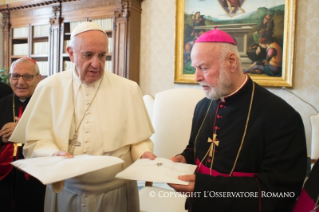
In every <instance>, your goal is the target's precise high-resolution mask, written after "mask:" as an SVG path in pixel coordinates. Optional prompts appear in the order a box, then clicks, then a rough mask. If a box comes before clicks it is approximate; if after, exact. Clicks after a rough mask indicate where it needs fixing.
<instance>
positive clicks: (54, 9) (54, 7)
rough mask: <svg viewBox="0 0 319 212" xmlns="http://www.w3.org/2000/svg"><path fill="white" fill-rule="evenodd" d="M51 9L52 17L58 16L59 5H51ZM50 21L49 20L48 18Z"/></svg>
mask: <svg viewBox="0 0 319 212" xmlns="http://www.w3.org/2000/svg"><path fill="white" fill-rule="evenodd" d="M52 11H53V13H54V18H56V17H58V16H60V11H61V7H60V6H53V7H52ZM50 22H51V20H50Z"/></svg>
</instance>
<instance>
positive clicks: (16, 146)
mask: <svg viewBox="0 0 319 212" xmlns="http://www.w3.org/2000/svg"><path fill="white" fill-rule="evenodd" d="M19 146H22V143H14V144H13V157H16V156H17V153H18V148H19Z"/></svg>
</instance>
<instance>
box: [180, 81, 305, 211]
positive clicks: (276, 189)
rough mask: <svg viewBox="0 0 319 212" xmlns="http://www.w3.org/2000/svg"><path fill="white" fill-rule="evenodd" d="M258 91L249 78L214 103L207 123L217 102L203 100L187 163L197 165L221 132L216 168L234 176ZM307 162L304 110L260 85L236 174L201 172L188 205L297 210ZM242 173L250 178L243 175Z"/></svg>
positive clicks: (209, 208) (201, 208) (207, 165)
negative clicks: (214, 135)
mask: <svg viewBox="0 0 319 212" xmlns="http://www.w3.org/2000/svg"><path fill="white" fill-rule="evenodd" d="M252 89H253V81H252V80H251V79H250V78H249V80H248V81H247V82H246V83H245V85H244V86H243V87H242V88H241V89H240V90H239V91H238V92H236V93H235V94H234V95H232V96H229V97H227V98H225V100H224V101H220V100H218V101H216V100H215V101H212V104H211V108H210V110H209V112H208V114H207V117H206V120H205V122H204V123H203V120H204V117H205V114H206V112H207V109H208V107H209V105H210V102H211V100H209V99H207V98H204V99H202V100H201V101H200V102H199V103H198V104H197V106H196V108H195V113H194V118H193V123H192V131H191V137H190V140H189V145H188V146H187V148H186V149H185V150H184V152H183V153H182V155H183V156H184V157H185V158H186V160H187V163H190V164H194V158H195V157H196V160H197V162H199V161H202V159H203V158H204V156H205V154H206V153H207V150H208V149H209V147H210V145H211V143H209V142H207V140H208V137H210V138H213V133H214V132H216V134H217V138H216V141H217V140H219V144H218V146H215V153H214V159H213V166H212V167H213V168H212V169H213V170H215V171H217V172H219V173H221V174H226V175H229V173H230V172H231V170H232V168H233V166H234V163H235V160H236V156H237V154H238V150H239V147H240V145H241V140H242V137H243V134H244V131H245V126H246V120H247V115H248V110H249V105H250V100H251V95H252ZM202 123H203V126H202V129H201V130H200V133H199V134H198V131H199V128H200V126H201V125H202ZM197 134H198V138H197V142H196V156H195V157H194V141H195V138H196V136H197ZM211 162H212V158H211V157H209V156H207V157H206V158H205V159H204V160H203V163H202V168H206V169H208V170H209V168H210V166H211ZM306 164H307V150H306V138H305V132H304V126H303V122H302V119H301V117H300V115H299V113H298V112H296V111H295V110H294V109H293V108H292V107H291V106H290V105H289V104H287V103H286V102H285V101H284V100H282V99H281V98H279V97H277V96H276V95H274V94H272V93H271V92H269V91H268V90H266V89H264V88H262V87H261V86H259V85H258V84H255V93H254V98H253V103H252V108H251V115H250V119H249V122H248V126H247V133H246V136H245V139H244V143H243V145H242V149H241V152H240V154H239V157H238V161H237V163H236V166H235V168H234V174H233V176H231V177H228V176H220V175H219V176H210V175H209V174H203V173H199V172H198V170H197V172H196V181H195V189H194V192H198V193H197V197H193V198H189V199H188V201H187V205H188V209H189V210H191V211H192V212H195V211H217V212H220V211H236V212H238V211H244V212H247V211H249V212H253V211H280V212H283V211H291V208H292V207H293V205H294V204H295V200H296V198H297V197H298V195H299V194H300V192H301V188H302V184H303V181H304V178H305V175H306V166H307V165H306ZM236 174H237V177H235V176H236ZM240 174H244V175H246V176H244V177H238V176H239V175H240ZM213 175H214V174H213ZM248 175H250V177H248ZM222 192H225V193H222ZM227 192H233V193H227ZM269 192H270V193H269ZM195 194H196V193H195ZM195 194H194V195H195ZM198 194H199V195H200V196H199V197H198ZM232 195H235V196H232ZM283 195H285V196H283Z"/></svg>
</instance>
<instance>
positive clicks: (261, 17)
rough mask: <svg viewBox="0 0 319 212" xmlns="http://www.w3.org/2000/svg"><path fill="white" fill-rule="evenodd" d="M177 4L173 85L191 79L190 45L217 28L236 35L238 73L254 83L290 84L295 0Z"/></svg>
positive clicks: (188, 1)
mask: <svg viewBox="0 0 319 212" xmlns="http://www.w3.org/2000/svg"><path fill="white" fill-rule="evenodd" d="M176 2H177V3H176V46H175V48H176V49H175V50H176V51H175V83H196V81H195V70H194V68H193V67H192V63H191V57H190V52H191V50H192V46H193V45H194V43H195V41H196V39H197V38H198V36H200V35H201V34H202V33H204V32H206V31H208V30H212V29H214V28H215V26H217V29H220V30H223V31H226V32H227V33H229V34H230V35H231V36H233V37H234V38H235V40H236V42H237V48H238V51H239V54H240V57H241V68H242V71H243V72H244V73H247V74H249V75H250V77H251V78H252V79H253V80H254V81H255V82H257V83H258V84H260V85H262V86H267V87H282V86H285V87H292V86H293V68H294V43H295V16H296V0H266V1H265V0H178V1H176Z"/></svg>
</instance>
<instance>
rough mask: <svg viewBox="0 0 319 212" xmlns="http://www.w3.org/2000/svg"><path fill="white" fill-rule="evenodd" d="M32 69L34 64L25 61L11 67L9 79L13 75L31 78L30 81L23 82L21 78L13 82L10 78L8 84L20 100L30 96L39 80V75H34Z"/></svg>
mask: <svg viewBox="0 0 319 212" xmlns="http://www.w3.org/2000/svg"><path fill="white" fill-rule="evenodd" d="M34 68H35V64H34V63H33V62H31V61H25V62H20V63H17V64H16V65H15V66H14V67H13V70H11V77H13V76H14V75H25V76H26V75H29V76H31V75H32V76H33V78H32V79H31V80H24V79H23V78H22V77H20V78H19V79H17V80H14V79H12V78H11V77H10V84H11V88H12V90H13V93H14V94H15V95H16V96H17V97H19V98H20V99H26V98H29V97H30V96H32V94H33V92H34V90H35V87H36V86H37V84H38V83H39V82H40V80H41V75H36V73H35V69H34Z"/></svg>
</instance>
